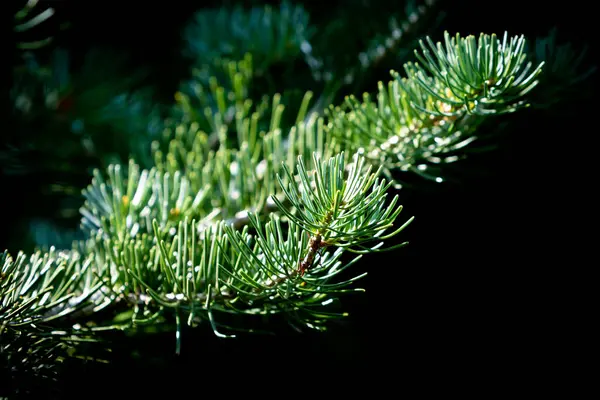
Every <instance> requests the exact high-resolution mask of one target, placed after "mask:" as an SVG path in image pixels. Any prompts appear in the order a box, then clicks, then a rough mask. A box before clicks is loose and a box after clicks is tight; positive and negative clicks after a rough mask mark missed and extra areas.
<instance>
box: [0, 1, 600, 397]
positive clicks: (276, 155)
mask: <svg viewBox="0 0 600 400" xmlns="http://www.w3.org/2000/svg"><path fill="white" fill-rule="evenodd" d="M30 3H32V4H33V3H35V2H28V5H27V6H26V8H25V9H24V10H23V11H27V10H29V8H30V6H31V4H30ZM437 7H438V5H437V4H436V2H434V1H425V2H409V4H408V5H407V6H406V7H402V8H396V10H401V11H399V12H398V11H397V12H396V14H395V15H394V16H393V17H391V19H389V27H390V29H389V30H388V31H387V32H384V31H382V32H378V33H377V34H376V35H374V38H373V39H372V40H370V41H367V42H366V48H365V49H364V50H362V51H360V50H358V51H357V49H355V48H353V46H356V43H353V42H352V41H347V42H342V41H338V42H339V43H340V46H346V48H345V49H344V50H343V51H345V53H344V54H342V55H339V54H337V55H336V53H335V51H334V50H331V43H330V42H331V41H334V40H336V41H337V40H338V39H337V38H338V36H336V35H340V34H344V33H343V32H342V31H339V29H340V28H338V27H337V26H335V25H331V26H329V27H328V28H327V29H324V30H323V32H321V34H322V36H320V34H319V28H322V27H321V26H313V25H312V24H311V22H310V21H311V19H310V18H309V13H308V11H307V9H306V8H305V7H303V6H300V5H294V4H290V3H288V2H283V3H281V4H279V5H276V6H268V5H267V6H265V5H256V6H254V7H233V8H230V7H222V8H218V9H205V10H201V11H198V12H197V13H196V14H195V15H194V17H193V18H192V20H191V21H189V23H188V24H187V26H186V28H185V29H184V31H183V38H184V46H183V47H184V49H183V52H182V53H183V56H184V58H186V59H188V60H189V61H190V65H191V68H190V69H191V74H190V75H189V76H188V77H187V78H186V79H184V80H183V82H182V84H181V86H180V88H179V90H178V91H177V92H176V93H175V94H174V99H175V103H174V104H160V103H158V104H157V103H156V102H154V101H153V98H152V97H151V96H150V95H149V94H148V93H149V92H148V90H147V89H146V88H142V89H140V88H139V87H138V86H139V84H140V82H142V81H143V79H144V78H143V77H144V71H142V72H140V71H137V70H136V71H135V74H127V78H126V79H123V80H118V79H113V78H114V77H115V76H117V75H118V73H117V72H116V71H114V72H113V71H111V72H110V74H105V75H102V74H101V73H102V72H106V71H102V70H99V69H98V63H99V62H101V61H102V60H103V59H107V58H108V57H109V55H107V53H103V52H101V51H99V52H95V53H94V52H92V53H90V55H89V60H90V63H89V64H88V65H89V67H90V68H88V69H85V68H82V69H81V72H80V73H79V75H78V77H75V78H73V77H71V78H69V66H68V64H67V63H66V58H65V57H66V54H67V53H66V52H65V50H63V49H56V50H54V52H53V53H52V54H53V58H52V60H53V63H54V64H52V65H51V66H50V67H49V68H43V67H40V66H39V65H38V64H36V63H35V62H34V59H33V58H31V55H30V54H29V53H27V57H28V58H27V60H29V64H28V66H27V67H26V68H23V67H21V68H20V69H18V70H15V77H20V78H22V79H20V80H17V79H16V80H15V82H16V84H15V87H14V88H13V89H14V91H13V96H12V99H13V101H14V106H15V109H16V110H17V111H18V112H19V113H20V114H19V118H20V119H21V121H25V122H22V123H23V126H37V125H35V124H34V123H32V122H31V121H32V120H36V121H38V120H37V119H36V118H41V119H42V120H43V121H48V119H49V118H50V119H52V121H54V122H53V124H54V128H52V129H54V130H55V131H57V132H61V133H62V136H61V137H62V139H61V140H62V141H63V143H64V148H63V149H62V150H61V151H64V153H63V154H61V155H60V157H61V159H63V160H69V159H72V157H74V156H75V155H76V154H81V153H82V152H83V153H85V154H87V156H86V159H85V160H83V161H82V162H83V163H84V164H85V166H86V168H89V169H93V173H92V178H91V183H90V184H89V185H88V186H87V187H86V188H85V189H84V190H83V197H84V204H83V205H82V206H81V208H80V210H79V215H80V220H81V227H80V229H79V230H77V231H76V232H73V233H67V234H65V238H66V240H60V241H59V240H58V239H59V238H57V237H56V236H54V238H52V239H51V240H54V243H50V241H49V240H48V238H46V237H44V238H41V237H40V231H41V229H42V226H41V225H40V224H46V223H45V222H38V225H34V230H35V231H36V232H37V234H38V236H37V238H36V239H35V245H36V247H37V248H36V250H34V251H33V252H31V253H25V252H16V253H14V252H12V253H10V252H8V251H6V252H4V253H3V254H1V255H0V268H1V273H0V334H1V337H0V350H1V352H2V357H3V361H2V363H3V364H2V366H1V367H2V368H3V372H2V381H3V382H8V381H11V382H19V381H23V380H27V379H32V378H31V377H32V376H36V377H37V378H39V379H40V380H41V381H44V380H45V379H46V378H48V377H52V376H53V374H54V373H57V371H58V370H59V369H58V368H57V367H58V365H59V364H60V363H61V362H63V363H64V362H67V360H70V359H89V358H95V359H97V360H102V359H104V358H110V357H109V356H107V355H106V354H105V353H103V351H104V350H105V349H104V347H105V343H107V341H108V342H110V340H109V339H110V337H111V336H110V335H111V334H113V333H114V332H126V333H128V334H132V335H133V334H135V335H137V334H140V335H141V334H143V332H145V331H156V330H162V329H165V330H167V331H168V332H170V333H172V339H173V343H174V352H175V354H180V353H182V352H185V346H186V341H188V340H193V339H190V338H188V336H186V335H185V334H184V332H185V330H187V329H188V328H189V327H200V329H202V327H208V328H210V329H211V330H212V332H213V333H214V335H216V336H217V337H219V338H232V337H239V336H240V335H242V336H243V335H248V334H249V333H259V332H265V331H266V332H267V333H268V332H269V331H271V330H272V329H275V325H276V324H275V322H273V321H277V320H278V318H282V319H283V320H284V321H285V322H286V323H288V324H289V325H291V326H292V327H293V328H295V329H297V330H299V331H302V332H304V331H305V330H318V331H321V330H325V329H327V328H328V327H329V326H331V324H332V323H333V322H332V321H336V320H338V319H344V318H346V317H347V316H348V313H347V312H346V310H345V309H344V301H345V299H346V298H347V297H348V296H347V295H349V294H351V293H355V292H361V291H362V289H361V288H360V280H361V278H364V276H365V275H366V273H367V272H368V265H367V264H368V259H369V257H370V255H371V254H375V253H379V252H384V251H385V252H390V253H389V254H393V255H394V257H400V258H401V257H402V250H399V249H400V248H402V247H404V246H405V245H406V244H407V243H408V239H409V237H410V230H406V231H405V229H406V228H407V227H409V226H410V225H411V224H413V223H415V224H416V223H418V222H417V221H418V220H417V221H415V222H413V217H412V216H405V214H404V213H402V210H403V206H402V205H401V204H400V201H401V198H400V197H399V193H400V192H404V191H410V190H413V189H414V190H417V189H415V188H418V187H419V186H422V185H425V183H424V182H426V181H429V182H433V183H440V182H444V181H446V180H448V179H460V176H461V175H460V172H458V173H457V172H456V170H453V169H452V166H453V165H455V164H456V165H458V166H460V164H461V160H463V159H464V158H465V157H467V156H468V155H469V154H471V153H475V152H478V151H484V150H485V149H486V148H487V146H488V145H494V144H495V143H496V141H497V140H498V137H499V135H502V133H503V132H504V131H505V130H506V129H507V128H506V126H505V125H501V124H502V122H505V123H506V124H510V123H513V122H512V121H511V120H510V118H508V117H507V116H508V115H509V114H510V115H512V114H513V113H526V112H528V109H531V108H533V109H536V110H545V109H551V107H553V106H554V105H555V102H556V99H558V98H559V97H560V96H559V95H557V93H559V94H563V93H566V92H565V91H568V90H570V89H572V88H574V87H575V85H576V84H577V83H578V82H581V81H583V80H584V79H586V78H587V77H588V76H589V75H590V74H591V73H592V72H593V69H586V67H585V64H584V62H583V61H584V58H583V57H582V54H583V53H582V52H578V51H575V50H573V48H572V47H571V46H569V45H561V44H558V43H557V42H556V38H557V36H556V32H552V33H551V34H550V35H549V36H547V37H544V38H537V39H533V40H529V39H526V38H525V37H524V36H513V35H510V34H509V33H503V34H501V35H496V34H486V33H482V34H481V35H478V36H473V35H467V36H462V35H460V34H451V33H449V32H444V33H443V34H442V35H441V39H440V40H439V41H435V40H434V39H433V38H432V37H430V36H426V35H423V34H422V30H423V29H424V28H425V26H424V25H429V26H437V25H439V26H443V20H441V21H440V20H439V19H436V17H435V16H436V15H438V13H437V10H438V8H437ZM23 11H22V12H20V13H19V14H18V15H17V18H18V19H19V21H20V20H22V19H23V18H24V17H25V13H24V12H23ZM51 14H52V12H49V11H48V10H46V11H43V12H42V13H41V14H40V16H39V17H35V18H33V19H30V20H29V22H25V23H24V24H21V25H17V28H18V29H17V30H19V31H21V30H25V29H33V28H35V25H36V24H35V22H36V21H37V22H39V21H41V20H43V19H45V18H47V17H49V16H50V15H51ZM386 18H390V17H389V15H388V16H386ZM424 22H427V24H425V23H424ZM19 23H21V22H19ZM345 29H347V27H346V28H345ZM340 32H341V33H340ZM20 43H21V44H20V46H19V47H20V48H21V49H30V48H32V45H31V44H27V43H25V42H20ZM48 43H49V41H48V40H45V41H43V43H42V42H39V43H38V44H48ZM342 43H345V44H342ZM328 46H330V47H328ZM408 46H411V47H410V48H408ZM333 47H335V46H333ZM412 50H414V51H412ZM340 52H341V51H340ZM357 53H358V54H357ZM348 54H351V55H352V56H353V57H349V58H348ZM110 59H111V60H114V58H110ZM400 61H401V62H402V63H401V64H399V62H400ZM390 64H393V65H396V66H397V67H396V68H394V69H392V70H391V71H390V74H389V77H388V79H387V81H380V82H377V83H376V86H373V87H368V88H365V87H364V86H365V85H368V84H369V82H370V79H371V76H370V74H372V73H373V72H372V71H373V69H374V68H376V67H379V68H388V69H391V68H389V66H390ZM107 65H113V63H107ZM400 66H402V68H400ZM274 71H279V73H278V74H276V73H274ZM282 71H283V72H282ZM94 74H98V75H94ZM109 77H111V78H110V81H109V80H108V79H109ZM69 81H70V82H71V83H69ZM73 82H77V83H73ZM307 87H308V88H313V89H309V90H307ZM361 90H365V94H364V95H362V96H359V95H358V93H360V91H361ZM36 96H37V98H36ZM35 101H38V102H39V103H35ZM40 115H41V116H40ZM38 123H39V122H38ZM27 124H30V125H27ZM50 125H51V124H50V123H48V124H47V126H50ZM109 131H110V132H113V134H114V135H115V136H114V137H116V138H117V140H112V141H111V140H110V139H108V140H107V132H109ZM42 133H43V132H42ZM51 139H52V140H56V136H53V137H52V138H51ZM28 140H31V142H32V143H38V140H43V137H42V136H36V137H29V138H28ZM16 143H18V141H17V142H16ZM69 146H70V147H69ZM11 149H13V150H11V151H4V152H3V153H1V155H2V156H3V157H4V158H3V159H4V160H11V162H8V161H5V162H4V165H5V168H6V169H7V171H8V168H7V167H8V166H14V167H18V166H22V167H24V163H21V164H19V161H20V160H23V157H21V155H22V153H21V152H22V151H23V150H22V149H20V148H19V147H18V146H16V147H15V146H13V147H12V148H11ZM15 152H16V154H15ZM54 157H56V155H54ZM52 160H53V161H52V162H49V163H48V165H56V164H55V161H56V158H53V159H52ZM86 168H84V169H83V170H84V171H85V173H86V174H87V170H86ZM12 172H13V173H14V171H12ZM78 172H81V170H80V171H78ZM8 173H9V172H5V174H7V175H8ZM67 180H68V179H67ZM73 186H74V185H73V184H72V183H71V184H65V185H64V186H62V188H60V189H59V190H58V192H59V193H60V196H63V197H62V199H63V200H62V201H64V199H71V200H70V203H68V205H66V206H65V203H64V202H63V203H62V208H61V210H62V212H63V214H62V215H63V216H64V215H72V212H71V214H69V213H67V212H66V211H65V210H66V209H71V210H72V209H73V207H75V206H74V204H78V203H77V202H78V198H77V197H76V194H77V188H75V189H73ZM73 193H75V195H73ZM46 229H47V230H49V231H59V229H58V228H57V227H56V226H52V225H49V226H46ZM49 244H53V245H52V246H50V247H48V245H49ZM363 259H364V260H367V261H366V262H363ZM37 378H36V379H37ZM12 389H15V390H17V388H16V387H15V388H12ZM18 390H19V393H23V392H24V391H27V390H30V391H33V389H32V388H31V387H30V388H29V389H27V388H25V389H24V388H23V387H22V386H21V387H19V388H18Z"/></svg>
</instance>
